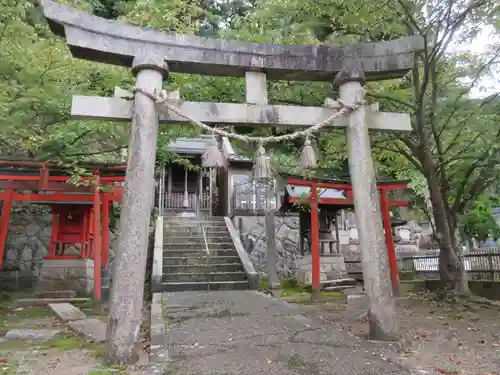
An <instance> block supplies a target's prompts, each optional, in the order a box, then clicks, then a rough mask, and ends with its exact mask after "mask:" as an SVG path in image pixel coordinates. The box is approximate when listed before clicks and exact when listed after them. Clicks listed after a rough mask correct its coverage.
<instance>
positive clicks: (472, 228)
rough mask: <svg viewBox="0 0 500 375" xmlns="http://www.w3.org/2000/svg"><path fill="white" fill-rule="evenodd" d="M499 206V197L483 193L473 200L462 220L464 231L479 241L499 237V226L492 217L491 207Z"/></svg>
mask: <svg viewBox="0 0 500 375" xmlns="http://www.w3.org/2000/svg"><path fill="white" fill-rule="evenodd" d="M499 206H500V199H499V198H498V197H492V196H487V195H483V196H482V197H480V199H478V200H476V202H474V205H473V206H472V208H471V209H470V210H469V211H468V213H467V215H466V216H465V218H464V220H463V223H462V225H463V230H464V233H465V234H466V235H468V236H470V237H472V238H476V239H477V240H479V241H485V240H487V239H488V238H490V237H491V238H493V239H494V240H495V241H496V240H498V239H499V238H500V227H499V226H498V223H497V222H496V220H495V218H494V217H493V209H494V208H495V207H499Z"/></svg>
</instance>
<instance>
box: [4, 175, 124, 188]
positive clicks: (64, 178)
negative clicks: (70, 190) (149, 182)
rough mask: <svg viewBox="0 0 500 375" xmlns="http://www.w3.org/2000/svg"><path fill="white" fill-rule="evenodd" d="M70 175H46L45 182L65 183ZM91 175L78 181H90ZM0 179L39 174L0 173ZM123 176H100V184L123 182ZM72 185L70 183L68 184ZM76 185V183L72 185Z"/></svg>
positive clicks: (32, 178) (23, 178)
mask: <svg viewBox="0 0 500 375" xmlns="http://www.w3.org/2000/svg"><path fill="white" fill-rule="evenodd" d="M69 179H70V176H48V177H47V182H64V183H67V182H68V181H69ZM92 180H93V179H92V177H82V178H81V179H80V182H85V181H92ZM0 181H36V182H39V181H40V176H20V175H15V174H0ZM124 181H125V176H108V177H102V180H101V184H107V183H112V182H124ZM68 185H72V184H68ZM73 186H78V185H73Z"/></svg>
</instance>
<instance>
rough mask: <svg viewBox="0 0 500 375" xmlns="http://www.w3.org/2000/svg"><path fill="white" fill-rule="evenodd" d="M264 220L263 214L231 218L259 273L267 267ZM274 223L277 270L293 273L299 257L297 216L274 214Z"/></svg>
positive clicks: (281, 273)
mask: <svg viewBox="0 0 500 375" xmlns="http://www.w3.org/2000/svg"><path fill="white" fill-rule="evenodd" d="M264 222H265V220H264V217H263V216H236V217H235V218H234V219H233V223H234V226H235V227H236V228H237V229H238V230H239V232H240V234H242V243H243V247H244V248H245V250H246V252H247V253H248V254H249V257H250V260H251V261H252V263H253V265H254V267H255V270H256V271H257V272H259V273H265V271H266V267H267V257H266V230H265V227H264ZM239 223H241V224H242V227H241V228H239V227H238V225H239ZM275 223H276V224H275V231H276V252H277V270H278V273H279V274H280V276H290V275H293V274H294V273H295V268H296V266H295V261H296V259H298V258H300V252H299V218H298V216H284V217H282V216H276V219H275Z"/></svg>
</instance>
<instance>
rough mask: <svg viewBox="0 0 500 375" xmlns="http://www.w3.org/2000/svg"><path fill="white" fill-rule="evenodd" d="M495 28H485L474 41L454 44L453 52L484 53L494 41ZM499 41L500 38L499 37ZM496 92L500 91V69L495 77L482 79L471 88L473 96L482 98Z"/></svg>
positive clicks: (451, 48)
mask: <svg viewBox="0 0 500 375" xmlns="http://www.w3.org/2000/svg"><path fill="white" fill-rule="evenodd" d="M492 38H493V29H492V28H485V29H484V30H483V32H482V33H481V34H480V35H478V36H477V37H476V39H475V40H474V42H472V43H470V44H466V45H459V46H458V45H456V44H455V45H452V46H451V47H450V50H451V51H452V52H455V51H456V52H461V51H470V52H473V53H484V52H485V51H486V50H487V49H488V45H490V44H491V43H492V42H493V41H495V40H494V39H492ZM497 41H498V39H497ZM496 92H500V69H497V70H496V72H495V74H494V78H493V79H491V78H488V79H484V80H482V81H480V82H479V83H478V84H477V85H476V87H474V88H473V89H472V90H471V97H473V98H481V97H485V96H488V95H491V94H494V93H496Z"/></svg>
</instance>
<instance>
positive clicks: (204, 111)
mask: <svg viewBox="0 0 500 375" xmlns="http://www.w3.org/2000/svg"><path fill="white" fill-rule="evenodd" d="M41 3H42V6H43V11H44V14H45V17H46V18H47V19H48V21H49V24H50V26H51V28H52V30H53V32H54V33H56V34H57V35H60V36H62V37H64V38H65V39H66V41H67V44H68V46H69V48H70V50H71V53H72V54H73V56H75V57H77V58H83V59H86V60H91V61H98V62H104V63H109V64H114V65H120V66H124V67H127V68H132V69H133V71H134V72H136V74H137V83H136V85H137V86H139V87H140V88H142V89H143V90H147V91H149V92H151V93H154V91H155V90H156V91H158V90H159V89H160V88H161V83H162V78H163V75H164V74H166V67H167V65H166V64H168V70H169V71H170V72H182V73H193V74H203V75H219V76H236V77H246V82H247V91H249V90H252V91H255V90H256V91H258V92H264V91H265V89H264V87H262V85H265V84H266V78H269V79H272V80H292V81H324V82H333V81H334V78H335V84H336V85H338V86H339V87H340V95H341V99H342V100H343V101H344V102H346V103H348V104H352V103H354V102H356V101H358V100H360V99H362V95H360V93H361V92H362V91H361V90H360V89H361V87H362V85H364V83H365V80H382V79H389V78H397V77H401V76H403V75H405V74H406V73H407V72H408V71H409V70H410V69H411V68H412V67H413V61H414V53H415V51H417V50H420V49H422V48H423V40H422V39H421V38H418V37H408V38H404V39H400V40H394V41H389V42H383V43H366V44H360V45H356V46H343V47H339V46H332V45H303V46H297V45H265V44H252V43H243V42H239V41H227V40H217V39H206V38H198V37H194V36H184V35H170V34H166V33H163V32H159V31H155V30H150V29H141V28H139V27H136V26H132V25H127V24H125V23H122V22H119V21H110V20H105V19H102V18H99V17H95V16H90V15H88V14H85V13H83V12H80V11H77V10H74V9H71V8H68V7H65V6H62V5H59V4H57V3H55V2H53V1H51V0H42V1H41ZM247 72H254V74H246V73H247ZM157 93H158V92H157ZM172 104H174V105H175V106H177V107H178V108H180V110H181V111H182V112H183V113H185V114H187V115H189V116H191V117H193V118H196V119H197V120H199V121H201V122H205V123H207V124H234V125H240V124H245V125H254V126H263V125H264V126H277V127H278V126H284V127H288V128H294V127H295V128H300V127H307V126H311V125H314V124H316V123H318V122H320V121H322V120H325V119H326V118H328V117H329V116H331V115H332V114H333V113H334V112H335V111H337V110H338V108H339V106H338V105H335V103H334V105H333V106H330V107H300V106H277V105H268V104H267V101H265V100H262V101H259V103H241V104H232V103H231V104H230V103H204V102H200V103H196V102H184V101H180V100H173V101H172ZM72 116H73V118H80V119H94V120H95V119H106V120H118V121H130V119H132V121H133V130H132V147H131V153H132V156H131V160H130V163H129V167H128V170H127V177H126V186H125V189H126V192H125V199H124V206H123V211H122V215H121V232H120V239H119V243H120V249H119V256H118V259H117V261H116V264H115V267H114V277H113V283H114V285H113V292H112V304H113V307H112V309H111V312H110V315H109V328H108V355H107V356H108V359H110V360H112V361H113V362H127V361H129V360H130V358H131V356H132V348H133V346H134V344H135V341H134V340H136V339H137V335H138V333H139V326H138V324H139V319H140V307H141V306H142V297H143V296H142V283H143V281H144V268H145V256H146V250H147V228H148V227H149V212H150V208H151V202H152V193H153V186H152V178H153V169H154V159H155V152H154V148H155V144H156V127H157V125H158V122H164V123H184V122H185V120H184V119H182V118H179V117H178V116H176V115H174V114H172V113H169V112H168V111H165V110H160V108H158V109H157V108H156V106H155V103H154V102H153V100H151V99H150V98H148V97H146V96H144V95H143V94H141V93H136V94H135V99H134V101H133V102H131V101H129V100H124V99H121V98H117V97H112V98H102V97H82V96H76V97H74V98H73V107H72ZM331 126H334V127H344V128H347V139H348V142H347V143H348V154H349V167H350V172H351V176H352V178H353V191H354V198H355V207H356V214H357V216H358V220H359V222H360V224H361V225H360V241H361V247H362V262H363V274H364V278H365V285H366V290H367V294H368V296H369V299H370V319H369V321H370V327H371V333H372V337H373V338H374V339H389V338H393V337H394V336H395V334H396V330H397V324H396V319H395V318H396V316H395V309H394V301H393V298H392V292H391V287H390V281H389V272H388V268H389V267H388V260H387V252H386V250H385V244H384V241H383V237H382V230H383V229H382V224H381V217H380V208H379V197H378V195H377V194H375V193H374V192H376V189H375V190H374V189H373V186H374V170H373V161H372V157H371V151H370V144H369V138H368V131H369V130H372V131H384V132H387V131H410V130H411V123H410V118H409V116H408V115H406V114H400V113H384V112H378V110H377V108H376V106H375V107H369V106H366V107H365V108H363V109H360V110H358V111H356V112H355V113H352V114H350V115H348V116H344V117H342V118H339V119H337V120H336V121H334V122H333V123H332V124H331ZM317 255H318V254H316V257H317ZM318 259H319V258H318ZM318 261H319V260H318ZM316 287H317V285H316ZM316 289H317V288H316Z"/></svg>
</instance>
